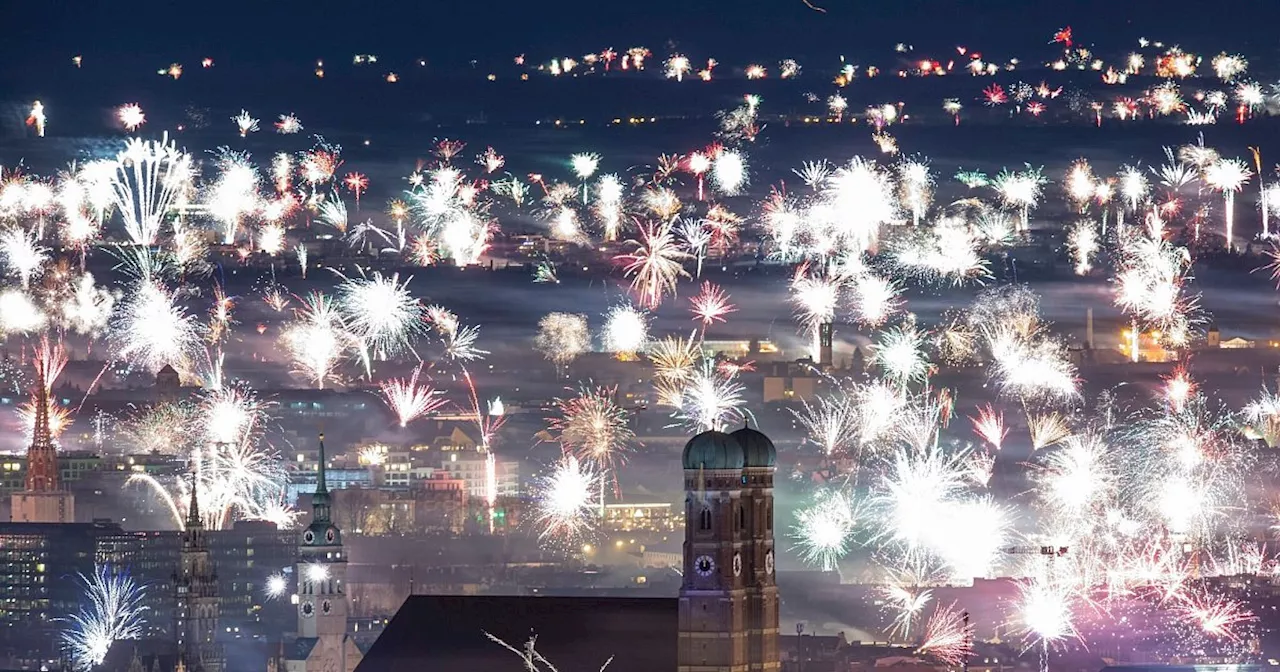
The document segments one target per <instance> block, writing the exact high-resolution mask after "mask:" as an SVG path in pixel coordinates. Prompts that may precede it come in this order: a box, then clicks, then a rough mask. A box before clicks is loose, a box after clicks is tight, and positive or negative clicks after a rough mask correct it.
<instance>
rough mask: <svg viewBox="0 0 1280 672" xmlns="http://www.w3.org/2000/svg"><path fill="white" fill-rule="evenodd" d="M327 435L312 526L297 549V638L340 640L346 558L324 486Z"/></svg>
mask: <svg viewBox="0 0 1280 672" xmlns="http://www.w3.org/2000/svg"><path fill="white" fill-rule="evenodd" d="M324 471H325V457H324V435H323V434H321V435H320V469H319V471H318V472H317V473H316V491H315V494H313V495H312V496H311V524H310V525H309V526H307V529H305V530H303V531H302V545H301V546H299V548H298V567H297V572H298V574H297V575H298V636H299V637H323V636H335V635H336V636H337V637H339V638H341V637H342V636H344V635H345V634H346V632H347V596H346V583H347V558H346V556H345V555H343V552H342V533H341V532H340V531H339V530H338V527H337V526H336V525H334V524H333V520H332V514H331V511H330V509H331V503H330V499H329V486H328V484H327V483H326V482H325V474H324Z"/></svg>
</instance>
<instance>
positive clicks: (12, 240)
mask: <svg viewBox="0 0 1280 672" xmlns="http://www.w3.org/2000/svg"><path fill="white" fill-rule="evenodd" d="M0 258H2V259H4V264H5V267H6V269H7V270H8V271H9V273H10V274H11V275H16V276H18V280H19V281H20V282H21V283H22V288H23V289H27V288H29V287H30V286H31V279H32V278H35V277H39V275H40V271H41V268H42V267H43V266H44V264H45V262H46V261H48V260H49V250H48V248H46V247H44V246H42V245H40V243H39V235H38V234H37V232H36V231H34V230H33V231H29V232H28V231H24V230H22V229H21V228H18V227H12V228H9V229H6V230H4V231H0Z"/></svg>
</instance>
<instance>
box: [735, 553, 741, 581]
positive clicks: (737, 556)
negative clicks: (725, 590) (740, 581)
mask: <svg viewBox="0 0 1280 672" xmlns="http://www.w3.org/2000/svg"><path fill="white" fill-rule="evenodd" d="M733 575H734V576H742V554H741V553H734V554H733Z"/></svg>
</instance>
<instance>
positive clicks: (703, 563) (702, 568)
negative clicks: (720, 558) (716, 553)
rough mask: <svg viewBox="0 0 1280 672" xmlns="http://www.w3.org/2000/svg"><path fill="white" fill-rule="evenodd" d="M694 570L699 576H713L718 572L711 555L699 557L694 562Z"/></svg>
mask: <svg viewBox="0 0 1280 672" xmlns="http://www.w3.org/2000/svg"><path fill="white" fill-rule="evenodd" d="M693 569H694V571H696V572H698V576H711V573H712V572H714V571H716V561H715V560H712V559H711V556H709V555H699V556H698V559H697V560H694V561H693Z"/></svg>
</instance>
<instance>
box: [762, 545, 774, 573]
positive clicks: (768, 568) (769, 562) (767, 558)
mask: <svg viewBox="0 0 1280 672" xmlns="http://www.w3.org/2000/svg"><path fill="white" fill-rule="evenodd" d="M764 573H765V574H770V575H772V574H773V551H769V552H768V553H765V554H764Z"/></svg>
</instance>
